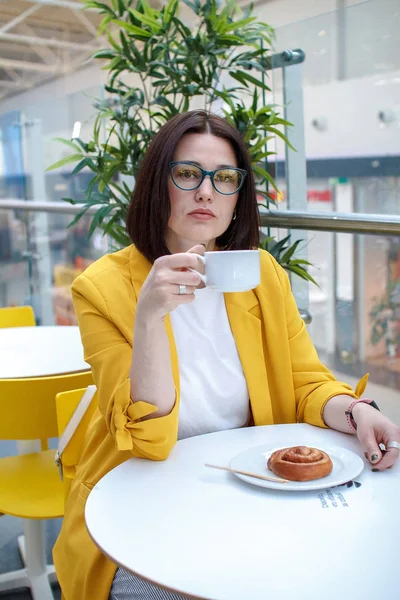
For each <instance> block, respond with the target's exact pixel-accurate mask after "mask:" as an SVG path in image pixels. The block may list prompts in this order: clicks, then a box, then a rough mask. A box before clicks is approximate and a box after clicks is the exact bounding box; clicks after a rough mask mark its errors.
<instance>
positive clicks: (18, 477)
mask: <svg viewBox="0 0 400 600" xmlns="http://www.w3.org/2000/svg"><path fill="white" fill-rule="evenodd" d="M91 383H92V375H91V373H90V372H85V373H76V374H72V375H62V376H57V377H38V378H33V379H2V380H0V439H3V440H19V441H18V448H19V451H20V454H18V455H17V456H10V457H6V458H1V459H0V512H2V513H4V514H7V515H13V516H16V517H21V518H22V519H24V536H20V537H19V538H18V546H19V550H20V553H21V558H22V560H23V563H24V565H25V568H23V569H20V570H18V571H13V572H11V573H5V574H3V575H0V592H4V591H9V590H13V589H16V588H21V587H29V588H30V589H31V593H32V597H33V598H34V600H53V594H52V591H51V587H50V584H49V582H50V583H51V582H54V581H56V580H57V578H56V575H55V571H54V566H53V565H46V559H45V542H44V527H43V526H44V523H43V522H42V520H43V519H53V518H56V517H61V516H62V515H63V513H64V490H63V485H62V483H61V480H60V477H59V474H58V470H57V467H56V465H55V462H54V455H55V451H54V450H48V449H47V448H48V443H47V440H48V439H49V438H54V437H57V435H58V429H57V416H56V402H55V398H56V394H58V393H59V392H62V391H66V390H71V389H76V388H81V387H85V386H87V385H90V384H91ZM28 440H30V441H28ZM33 440H35V441H34V442H33ZM38 440H41V450H40V449H39V448H38V446H39V441H38Z"/></svg>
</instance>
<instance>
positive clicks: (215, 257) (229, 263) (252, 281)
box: [190, 250, 260, 292]
mask: <svg viewBox="0 0 400 600" xmlns="http://www.w3.org/2000/svg"><path fill="white" fill-rule="evenodd" d="M196 256H198V257H199V258H200V259H201V260H202V261H203V263H204V265H205V270H206V273H205V275H202V273H199V272H198V271H195V270H194V269H190V270H191V271H194V272H195V273H198V275H200V277H201V280H202V281H203V283H204V284H205V285H206V286H207V287H210V288H212V289H213V290H217V291H219V292H247V291H248V290H252V289H253V288H255V287H257V286H258V285H259V283H260V252H259V251H258V250H228V251H225V252H206V253H205V255H204V256H202V255H201V254H196Z"/></svg>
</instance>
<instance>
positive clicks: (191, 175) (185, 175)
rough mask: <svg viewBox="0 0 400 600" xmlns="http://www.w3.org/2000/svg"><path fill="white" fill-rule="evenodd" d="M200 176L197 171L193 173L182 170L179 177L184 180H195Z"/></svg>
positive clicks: (188, 170)
mask: <svg viewBox="0 0 400 600" xmlns="http://www.w3.org/2000/svg"><path fill="white" fill-rule="evenodd" d="M198 176H199V174H198V173H197V171H192V170H190V169H182V170H180V171H179V177H182V179H195V178H196V177H198Z"/></svg>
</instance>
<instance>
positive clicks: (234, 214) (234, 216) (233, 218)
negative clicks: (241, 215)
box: [232, 210, 236, 221]
mask: <svg viewBox="0 0 400 600" xmlns="http://www.w3.org/2000/svg"><path fill="white" fill-rule="evenodd" d="M235 219H236V210H234V211H233V217H232V221H234V220H235Z"/></svg>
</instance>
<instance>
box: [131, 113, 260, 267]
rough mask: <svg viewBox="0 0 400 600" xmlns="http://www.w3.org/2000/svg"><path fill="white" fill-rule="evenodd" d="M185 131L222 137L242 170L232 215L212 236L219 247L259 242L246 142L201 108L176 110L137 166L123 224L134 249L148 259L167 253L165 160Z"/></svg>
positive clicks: (246, 246)
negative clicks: (186, 110) (214, 236)
mask: <svg viewBox="0 0 400 600" xmlns="http://www.w3.org/2000/svg"><path fill="white" fill-rule="evenodd" d="M187 133H211V134H212V135H215V136H217V137H220V138H224V139H225V140H227V141H228V142H229V143H230V144H231V146H232V148H233V150H234V152H235V154H236V159H237V161H238V167H239V168H240V169H245V170H246V171H247V176H246V179H245V181H244V184H243V187H242V188H241V190H240V192H239V198H238V201H237V204H236V219H235V220H233V221H232V222H231V224H230V225H229V227H228V229H227V230H226V231H225V232H224V233H223V234H222V235H221V236H220V237H219V238H217V245H218V247H219V248H221V249H224V250H248V249H251V248H255V247H258V245H259V213H258V207H257V199H256V190H255V183H254V176H253V172H252V169H251V162H250V157H249V154H248V151H247V147H246V143H245V142H244V140H243V138H242V136H241V135H240V133H239V132H238V131H237V130H236V129H234V128H233V127H232V126H231V125H229V124H228V123H227V122H226V121H225V120H224V119H223V118H222V117H219V116H218V115H214V114H212V113H208V112H206V111H204V110H193V111H190V112H187V113H184V114H180V115H176V116H175V117H173V118H172V119H171V120H169V121H168V122H167V123H165V125H163V127H162V128H161V129H160V131H158V133H157V134H156V135H155V136H154V138H153V140H152V141H151V144H150V146H149V149H148V150H147V152H146V155H145V156H144V159H143V162H142V164H141V166H140V169H139V172H138V175H137V178H136V183H135V189H134V192H133V194H132V199H131V203H130V206H129V209H128V216H127V222H126V228H127V231H128V234H129V236H130V238H131V240H132V242H133V243H134V244H135V246H136V248H137V249H138V250H139V251H140V252H141V253H142V254H143V255H144V256H145V257H146V258H147V259H148V260H149V261H150V262H154V261H155V260H156V258H158V257H159V256H163V255H165V254H170V251H169V250H168V247H167V245H166V242H165V231H166V228H167V224H168V220H169V217H170V212H171V206H170V200H169V194H168V177H169V163H170V162H171V161H173V159H174V153H175V149H176V147H177V145H178V143H179V141H180V140H181V139H182V137H183V136H184V135H185V134H187Z"/></svg>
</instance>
